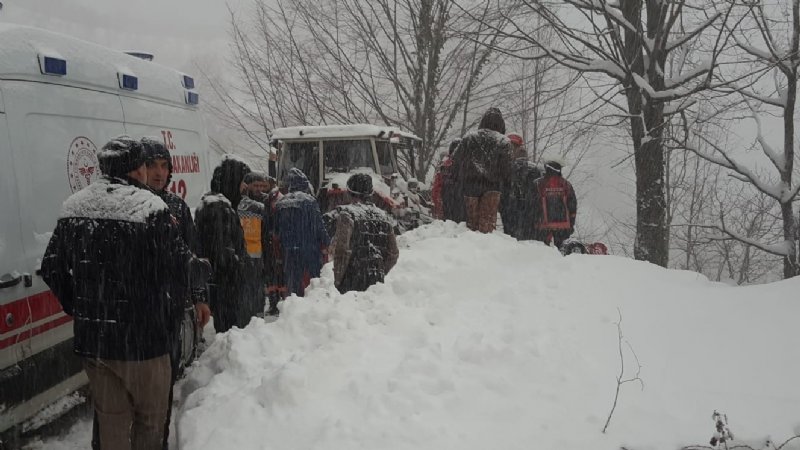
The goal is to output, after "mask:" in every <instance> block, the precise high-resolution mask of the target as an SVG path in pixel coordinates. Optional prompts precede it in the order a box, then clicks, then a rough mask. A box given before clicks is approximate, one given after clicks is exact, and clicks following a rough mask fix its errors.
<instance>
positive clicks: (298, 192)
mask: <svg viewBox="0 0 800 450" xmlns="http://www.w3.org/2000/svg"><path fill="white" fill-rule="evenodd" d="M284 185H285V186H286V188H287V190H288V193H287V194H286V195H284V196H283V198H281V199H280V200H278V202H277V203H276V205H275V206H276V210H277V211H276V221H277V224H276V225H277V230H278V236H279V239H280V245H281V250H282V253H283V269H284V276H285V280H286V288H287V292H288V294H296V295H297V296H300V297H302V296H303V294H304V292H305V284H306V283H305V279H306V278H309V279H310V278H318V277H319V274H320V271H321V269H322V262H323V253H327V248H328V245H330V237H329V236H328V233H327V232H326V231H325V225H324V224H323V222H322V212H321V211H320V209H319V204H318V203H317V200H316V199H315V198H314V197H313V196H312V195H311V194H310V191H311V184H310V183H309V182H308V178H306V176H305V174H304V173H303V172H302V171H301V170H300V169H297V168H292V169H289V173H288V174H287V175H286V177H285V179H284Z"/></svg>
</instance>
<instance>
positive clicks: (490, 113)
mask: <svg viewBox="0 0 800 450" xmlns="http://www.w3.org/2000/svg"><path fill="white" fill-rule="evenodd" d="M478 128H480V129H488V130H494V131H497V132H498V133H500V134H506V121H505V120H503V113H501V112H500V110H499V109H497V108H489V109H487V110H486V112H485V113H483V117H481V123H480V124H479V125H478Z"/></svg>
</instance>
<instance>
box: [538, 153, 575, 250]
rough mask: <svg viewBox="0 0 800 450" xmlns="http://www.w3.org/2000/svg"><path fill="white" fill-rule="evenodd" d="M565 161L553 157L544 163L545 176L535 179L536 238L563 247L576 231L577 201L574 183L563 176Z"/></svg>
mask: <svg viewBox="0 0 800 450" xmlns="http://www.w3.org/2000/svg"><path fill="white" fill-rule="evenodd" d="M562 166H563V164H562V163H561V162H560V161H556V160H553V159H550V160H546V161H545V163H544V176H543V177H542V178H539V179H538V180H536V196H537V201H536V209H537V211H536V213H537V214H536V236H537V240H539V241H542V242H544V243H546V244H547V245H550V243H551V242H553V243H554V244H555V246H556V247H558V248H561V244H563V243H564V241H565V240H567V239H568V238H569V237H570V236H571V235H572V233H573V232H574V231H575V216H576V214H577V212H578V200H577V198H576V197H575V190H574V189H573V188H572V184H570V182H569V181H567V180H566V179H564V177H563V176H562V175H561V168H562Z"/></svg>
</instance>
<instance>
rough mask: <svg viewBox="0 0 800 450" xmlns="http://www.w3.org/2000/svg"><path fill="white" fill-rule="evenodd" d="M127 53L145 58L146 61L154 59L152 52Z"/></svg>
mask: <svg viewBox="0 0 800 450" xmlns="http://www.w3.org/2000/svg"><path fill="white" fill-rule="evenodd" d="M125 54H127V55H131V56H134V57H136V58H139V59H143V60H145V61H152V60H153V54H152V53H145V52H125Z"/></svg>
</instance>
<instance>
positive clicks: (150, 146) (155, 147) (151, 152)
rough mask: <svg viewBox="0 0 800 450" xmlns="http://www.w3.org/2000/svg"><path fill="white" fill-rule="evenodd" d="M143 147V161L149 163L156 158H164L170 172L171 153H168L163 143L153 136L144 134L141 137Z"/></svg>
mask: <svg viewBox="0 0 800 450" xmlns="http://www.w3.org/2000/svg"><path fill="white" fill-rule="evenodd" d="M141 143H142V147H143V148H144V157H145V162H147V163H150V162H153V161H155V160H157V159H166V160H167V163H168V164H169V172H170V174H171V173H172V155H170V153H169V150H167V147H166V146H164V143H163V142H161V141H160V140H158V139H157V138H154V137H149V136H145V137H143V138H142V139H141Z"/></svg>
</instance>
